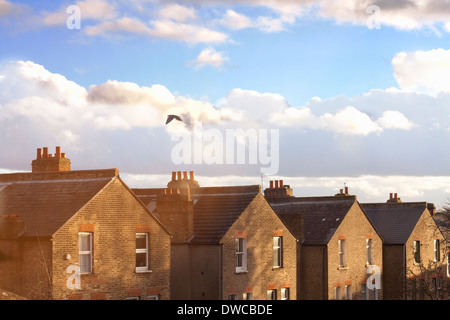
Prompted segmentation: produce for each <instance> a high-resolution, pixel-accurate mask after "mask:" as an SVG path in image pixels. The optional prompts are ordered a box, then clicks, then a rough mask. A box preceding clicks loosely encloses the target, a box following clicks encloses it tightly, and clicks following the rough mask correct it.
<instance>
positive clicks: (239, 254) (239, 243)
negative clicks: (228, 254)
mask: <svg viewBox="0 0 450 320" xmlns="http://www.w3.org/2000/svg"><path fill="white" fill-rule="evenodd" d="M235 256H236V269H235V271H236V272H247V238H244V237H236V238H235Z"/></svg>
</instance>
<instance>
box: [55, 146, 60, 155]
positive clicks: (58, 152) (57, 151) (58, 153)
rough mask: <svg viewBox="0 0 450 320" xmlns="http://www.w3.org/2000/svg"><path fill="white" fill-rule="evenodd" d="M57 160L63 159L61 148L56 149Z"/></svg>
mask: <svg viewBox="0 0 450 320" xmlns="http://www.w3.org/2000/svg"><path fill="white" fill-rule="evenodd" d="M55 158H61V147H56V152H55Z"/></svg>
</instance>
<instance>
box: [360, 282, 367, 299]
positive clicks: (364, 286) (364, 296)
mask: <svg viewBox="0 0 450 320" xmlns="http://www.w3.org/2000/svg"><path fill="white" fill-rule="evenodd" d="M367 290H368V289H367V284H365V283H362V284H361V299H362V300H367Z"/></svg>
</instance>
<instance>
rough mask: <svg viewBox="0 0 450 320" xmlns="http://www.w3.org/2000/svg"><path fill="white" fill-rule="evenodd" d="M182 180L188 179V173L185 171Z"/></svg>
mask: <svg viewBox="0 0 450 320" xmlns="http://www.w3.org/2000/svg"><path fill="white" fill-rule="evenodd" d="M183 179H185V180H187V179H188V173H187V171H184V172H183Z"/></svg>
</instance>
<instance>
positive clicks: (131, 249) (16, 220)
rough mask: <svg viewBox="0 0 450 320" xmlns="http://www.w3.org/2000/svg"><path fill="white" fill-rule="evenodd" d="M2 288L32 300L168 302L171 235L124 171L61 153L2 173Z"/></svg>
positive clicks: (42, 153) (40, 154) (45, 153)
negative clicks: (84, 164) (78, 164)
mask: <svg viewBox="0 0 450 320" xmlns="http://www.w3.org/2000/svg"><path fill="white" fill-rule="evenodd" d="M0 218H1V219H0V288H2V289H4V290H8V291H10V292H14V293H15V294H19V295H21V296H24V297H26V298H29V299H168V298H169V297H170V278H169V277H170V234H169V233H168V231H167V230H166V228H164V227H163V226H162V224H161V223H160V222H159V220H158V219H156V218H155V217H154V216H153V215H152V213H151V212H150V211H149V210H148V209H147V207H145V206H144V205H143V204H142V202H141V201H140V200H139V199H138V198H137V197H136V196H135V194H134V193H133V192H131V190H130V189H129V188H128V186H127V185H126V184H125V183H124V182H123V181H122V179H121V178H120V176H119V171H118V170H117V169H106V170H78V171H76V170H75V171H72V170H71V163H70V160H69V159H68V158H67V157H66V156H65V154H63V153H61V150H60V148H58V147H57V148H56V153H55V154H54V155H53V154H49V153H48V149H47V148H44V149H43V150H42V149H38V152H37V157H36V159H35V160H33V162H32V172H24V173H12V174H1V175H0Z"/></svg>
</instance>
